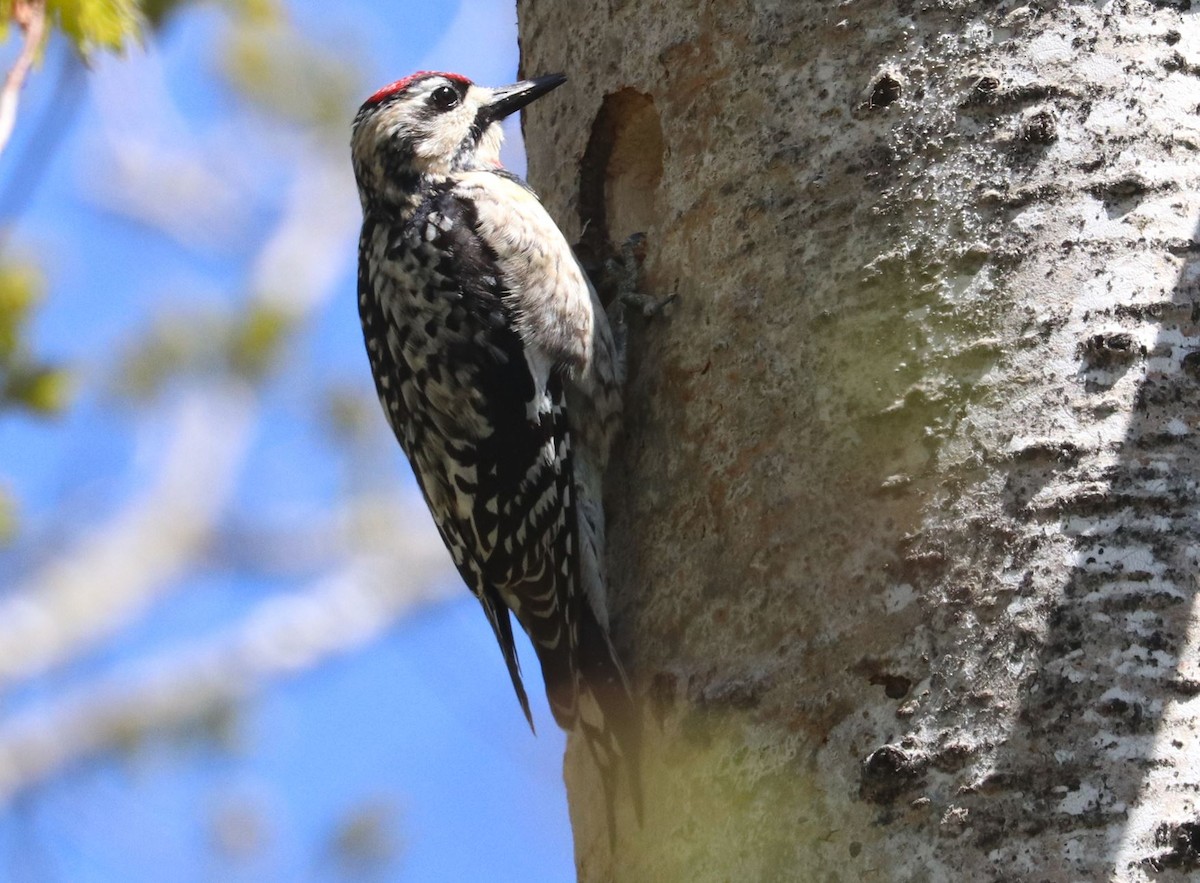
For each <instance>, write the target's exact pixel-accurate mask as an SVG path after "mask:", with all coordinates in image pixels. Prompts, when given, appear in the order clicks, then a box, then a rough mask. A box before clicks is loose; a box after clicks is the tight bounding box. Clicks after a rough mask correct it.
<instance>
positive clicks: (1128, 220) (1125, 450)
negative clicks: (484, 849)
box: [518, 0, 1200, 881]
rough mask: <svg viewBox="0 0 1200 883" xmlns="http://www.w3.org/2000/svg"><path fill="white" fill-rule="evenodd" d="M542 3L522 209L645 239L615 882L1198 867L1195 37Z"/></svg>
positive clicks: (926, 8)
mask: <svg viewBox="0 0 1200 883" xmlns="http://www.w3.org/2000/svg"><path fill="white" fill-rule="evenodd" d="M1189 7H1190V3H1188V2H1187V0H1180V2H1165V0H1160V2H1155V3H1151V2H1097V3H1074V4H1068V3H1061V4H1060V3H1053V2H1051V3H1046V4H1041V5H1038V6H1025V7H1019V8H1013V7H1011V6H1002V5H997V4H985V3H971V2H964V0H940V2H927V3H921V2H911V0H900V2H896V3H884V2H880V0H847V2H843V3H840V4H837V5H833V4H808V3H791V2H783V0H775V2H772V0H760V2H750V0H742V2H733V3H724V4H716V3H708V4H701V5H700V7H699V9H697V7H696V5H695V4H691V3H685V2H682V0H657V2H654V3H645V4H635V3H629V2H623V0H603V2H601V0H590V2H587V3H580V4H569V5H568V4H558V3H549V2H544V0H521V2H519V3H518V9H519V14H520V18H521V33H522V44H523V51H524V60H523V67H524V70H525V72H526V73H529V74H533V73H544V72H550V71H557V70H563V71H564V72H566V73H567V74H568V75H569V76H570V77H571V82H570V84H569V85H568V86H567V87H565V88H564V89H562V90H559V92H556V93H555V95H554V96H552V97H550V98H548V99H546V100H544V101H542V102H539V103H538V104H536V105H534V106H533V107H532V108H531V111H530V114H529V117H528V125H527V129H526V135H527V144H528V148H529V167H530V176H531V180H532V182H533V184H534V186H535V187H536V188H538V189H539V191H540V192H541V193H542V195H543V197H544V198H545V200H546V202H547V204H548V205H549V207H550V208H551V211H552V212H553V213H554V214H555V216H556V217H557V218H558V219H559V220H560V221H561V222H562V223H564V225H565V226H566V227H567V228H568V232H569V233H574V234H575V235H576V236H580V235H582V236H583V238H584V240H585V244H587V245H589V246H591V247H593V248H594V247H597V246H598V245H599V244H600V243H603V242H604V241H607V242H609V243H614V242H619V241H620V239H621V238H622V237H624V236H625V235H627V234H629V233H631V232H634V231H635V230H643V229H644V230H645V231H646V232H647V233H648V234H649V254H650V258H649V263H648V268H647V269H648V277H649V284H650V287H652V288H653V289H655V290H656V291H657V292H659V293H666V292H670V291H678V293H679V295H680V301H679V303H678V305H677V308H676V309H675V311H674V313H673V314H672V315H670V316H669V317H667V318H666V319H664V320H661V321H657V322H654V323H651V324H646V325H644V326H640V327H637V328H635V329H634V331H635V333H634V335H633V337H632V340H631V366H630V374H631V378H632V379H631V384H630V391H629V408H628V419H627V424H628V425H627V429H626V433H625V443H624V451H623V459H622V461H621V462H620V463H619V464H618V468H617V470H616V475H614V477H613V483H612V487H611V494H610V497H611V499H610V501H609V509H610V522H611V527H610V537H609V539H610V544H611V549H610V557H611V565H612V570H613V582H614V586H613V590H612V595H613V598H614V601H613V606H614V610H613V618H614V627H615V630H616V635H617V641H618V644H619V646H620V647H621V649H622V651H623V653H624V655H625V657H626V659H627V661H628V664H629V667H630V668H631V670H632V672H633V673H634V675H635V678H636V680H637V682H638V684H639V688H640V690H641V692H642V695H643V696H644V697H645V699H646V707H647V729H646V740H647V749H646V751H647V756H646V758H645V769H644V773H643V774H644V778H645V781H646V791H647V793H646V817H645V820H644V823H643V824H642V825H641V826H639V825H638V824H637V823H636V822H635V821H634V820H633V818H632V814H631V813H629V812H627V813H625V814H623V815H622V816H621V817H620V818H619V819H618V826H617V827H618V830H617V831H616V836H615V844H616V846H615V849H612V850H610V848H609V839H608V833H609V832H608V831H607V829H606V825H605V821H604V812H603V807H602V804H601V798H600V795H599V789H598V788H596V787H595V778H594V774H593V772H592V771H591V769H590V767H589V763H590V761H589V758H588V754H587V752H586V751H583V750H580V746H578V745H575V744H573V745H572V746H571V749H570V751H569V753H568V759H567V770H566V774H567V781H568V788H569V791H570V799H571V810H572V819H573V823H574V826H575V834H576V860H577V864H578V866H579V870H580V876H581V877H582V878H583V879H588V880H604V879H615V880H676V879H681V880H682V879H688V880H777V879H779V880H782V879H794V880H810V879H811V880H817V879H820V880H826V879H829V880H868V881H869V880H936V881H941V880H946V881H960V880H999V879H1004V880H1012V879H1020V880H1024V879H1029V880H1051V881H1067V880H1107V879H1112V880H1149V879H1172V878H1174V879H1182V877H1183V876H1185V875H1187V874H1188V873H1197V872H1200V808H1198V806H1197V800H1198V797H1197V795H1198V794H1200V741H1198V737H1197V728H1198V726H1200V623H1197V621H1196V620H1197V615H1198V614H1197V611H1196V610H1195V603H1194V601H1195V597H1196V589H1197V573H1198V559H1200V549H1198V545H1197V541H1196V529H1197V526H1198V517H1197V512H1200V450H1198V447H1197V442H1196V429H1197V426H1198V425H1200V389H1198V387H1197V384H1198V383H1200V296H1198V291H1200V287H1198V286H1200V264H1198V262H1197V255H1200V242H1198V241H1197V239H1198V237H1197V235H1196V226H1197V222H1198V218H1200V195H1198V185H1200V163H1198V162H1197V154H1198V151H1200V117H1198V115H1197V113H1198V111H1200V27H1198V26H1197V23H1196V18H1195V15H1193V14H1192V13H1191V12H1190V11H1189Z"/></svg>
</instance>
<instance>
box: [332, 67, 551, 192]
mask: <svg viewBox="0 0 1200 883" xmlns="http://www.w3.org/2000/svg"><path fill="white" fill-rule="evenodd" d="M566 79H567V78H566V77H564V76H562V75H561V74H553V75H550V76H545V77H537V78H535V79H532V80H524V81H522V82H520V83H514V84H513V85H511V86H503V87H501V88H499V89H489V88H487V87H486V86H477V85H475V84H474V83H472V82H471V81H470V80H468V79H467V78H466V77H464V76H461V75H459V74H445V73H433V72H430V71H420V72H418V73H415V74H413V75H411V76H408V77H405V78H404V79H403V80H397V81H396V82H394V83H390V84H389V85H387V86H384V87H383V88H382V89H380V90H379V91H378V92H376V93H375V94H374V95H372V96H371V97H370V98H368V99H367V100H366V101H364V102H363V104H362V107H360V108H359V110H358V116H356V117H355V118H354V133H353V135H352V136H351V142H350V143H351V152H352V155H353V158H354V174H355V176H356V177H357V178H358V188H359V191H360V193H362V195H363V198H364V201H365V200H366V198H367V196H368V195H369V194H378V195H386V193H387V191H389V190H395V191H398V194H400V193H404V192H407V191H411V189H413V187H414V186H415V185H416V183H417V182H418V181H419V180H420V179H421V178H439V177H444V176H446V175H449V174H451V173H452V172H455V171H461V170H465V169H473V168H489V167H492V168H494V167H496V166H498V165H499V164H500V142H501V140H502V138H503V135H502V134H501V131H500V125H499V123H500V121H501V120H503V119H504V118H505V117H506V116H508V115H509V114H511V113H514V112H515V111H517V110H520V109H521V108H522V107H524V106H525V105H526V104H528V103H529V102H531V101H533V100H534V99H535V98H538V97H540V96H542V95H545V94H546V93H547V92H549V91H550V90H551V89H554V88H556V87H558V86H561V85H562V84H563V83H565V82H566ZM398 194H397V195H398Z"/></svg>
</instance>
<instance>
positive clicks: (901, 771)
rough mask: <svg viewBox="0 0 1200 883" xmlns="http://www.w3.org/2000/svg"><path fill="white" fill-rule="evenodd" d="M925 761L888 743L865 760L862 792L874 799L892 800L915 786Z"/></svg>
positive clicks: (875, 801)
mask: <svg viewBox="0 0 1200 883" xmlns="http://www.w3.org/2000/svg"><path fill="white" fill-rule="evenodd" d="M923 767H924V763H923V762H922V761H921V760H920V759H918V758H916V757H914V756H912V755H911V754H909V753H908V752H907V751H905V750H904V749H903V748H901V747H900V746H898V745H884V746H883V747H882V748H877V749H875V750H874V751H872V752H871V753H870V754H869V755H867V758H866V760H864V761H863V763H862V774H861V778H860V783H859V789H858V795H859V797H861V798H862V799H863V800H869V801H871V802H872V803H891V802H892V801H893V800H895V799H896V798H897V797H899V796H900V795H901V794H903V793H904V792H905V791H908V790H909V789H911V788H913V787H915V786H916V785H917V784H918V782H919V780H920V778H921V771H922V768H923Z"/></svg>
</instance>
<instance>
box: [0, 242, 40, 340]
mask: <svg viewBox="0 0 1200 883" xmlns="http://www.w3.org/2000/svg"><path fill="white" fill-rule="evenodd" d="M41 299H42V285H41V277H40V276H39V275H38V274H37V272H36V271H35V270H34V269H33V268H32V267H27V266H21V265H17V264H7V265H0V364H4V363H7V362H9V361H11V360H12V358H13V357H14V356H15V355H16V354H17V353H18V352H19V351H20V349H21V334H22V332H23V330H24V328H25V325H26V323H27V322H28V320H29V316H30V313H31V312H32V311H33V308H34V307H35V306H37V304H38V303H39V302H40V301H41Z"/></svg>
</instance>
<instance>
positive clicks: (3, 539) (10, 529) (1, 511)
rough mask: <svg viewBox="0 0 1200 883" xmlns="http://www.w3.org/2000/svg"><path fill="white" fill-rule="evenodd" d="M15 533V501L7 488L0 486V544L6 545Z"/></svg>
mask: <svg viewBox="0 0 1200 883" xmlns="http://www.w3.org/2000/svg"><path fill="white" fill-rule="evenodd" d="M16 535H17V501H16V500H15V499H13V496H12V494H10V493H9V491H8V489H7V488H4V487H0V546H7V545H8V544H9V543H11V542H12V541H13V538H14V537H16Z"/></svg>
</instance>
